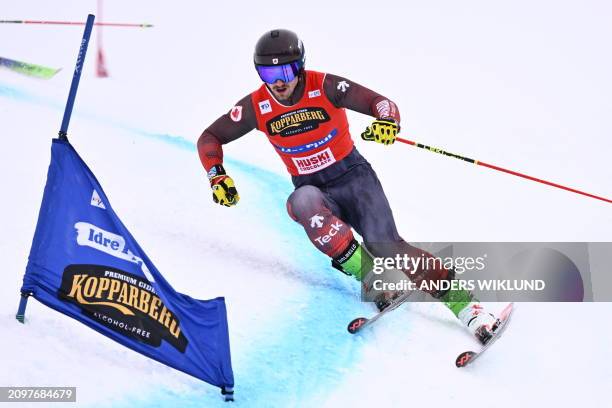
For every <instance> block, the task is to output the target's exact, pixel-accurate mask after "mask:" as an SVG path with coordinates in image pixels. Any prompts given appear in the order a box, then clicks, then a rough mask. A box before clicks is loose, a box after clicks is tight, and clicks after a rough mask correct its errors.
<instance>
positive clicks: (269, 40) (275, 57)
mask: <svg viewBox="0 0 612 408" xmlns="http://www.w3.org/2000/svg"><path fill="white" fill-rule="evenodd" d="M305 57H306V53H305V51H304V45H303V44H302V40H300V39H299V37H298V36H297V34H296V33H294V32H293V31H289V30H283V29H278V30H272V31H268V32H267V33H265V34H264V35H262V36H261V38H259V41H257V44H256V45H255V53H254V54H253V61H254V62H255V65H281V64H288V63H290V62H294V61H299V63H300V67H303V66H304V60H305Z"/></svg>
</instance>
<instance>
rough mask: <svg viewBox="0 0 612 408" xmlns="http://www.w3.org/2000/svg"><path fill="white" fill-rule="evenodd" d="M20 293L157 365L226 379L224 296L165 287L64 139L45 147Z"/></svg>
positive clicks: (223, 383)
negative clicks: (43, 177)
mask: <svg viewBox="0 0 612 408" xmlns="http://www.w3.org/2000/svg"><path fill="white" fill-rule="evenodd" d="M22 292H27V293H31V294H32V295H33V296H34V297H35V298H36V299H37V300H38V301H40V302H41V303H43V304H45V305H47V306H49V307H51V308H53V309H55V310H57V311H59V312H61V313H64V314H66V315H68V316H70V317H72V318H74V319H77V320H78V321H80V322H81V323H83V324H85V325H87V326H89V327H91V328H92V329H94V330H96V331H98V332H100V333H102V334H104V335H105V336H107V337H110V338H111V339H113V340H115V341H117V342H119V343H121V344H123V345H124V346H126V347H129V348H131V349H132V350H134V351H137V352H139V353H142V354H144V355H146V356H148V357H150V358H152V359H155V360H157V361H159V362H161V363H163V364H166V365H168V366H170V367H174V368H176V369H177V370H180V371H183V372H185V373H188V374H190V375H192V376H194V377H196V378H199V379H201V380H203V381H206V382H208V383H210V384H213V385H215V386H218V387H221V388H226V389H228V388H231V387H233V385H234V375H233V372H232V366H231V358H230V347H229V335H228V326H227V312H226V308H225V300H224V298H223V297H218V298H215V299H211V300H197V299H193V298H191V297H189V296H187V295H184V294H182V293H178V292H176V291H175V290H174V289H172V287H171V286H170V284H169V283H168V282H167V281H166V280H165V279H164V278H163V276H162V275H161V273H160V272H159V271H158V270H157V269H156V268H155V266H154V265H153V263H152V262H151V261H150V260H149V258H148V257H147V255H146V254H145V253H144V251H143V250H142V249H141V248H140V246H139V245H138V243H137V242H136V240H135V239H134V237H133V236H132V234H130V232H129V231H128V230H127V228H126V227H125V226H124V225H123V223H122V222H121V220H120V219H119V217H118V216H117V214H115V212H114V211H113V209H112V207H111V206H110V203H109V201H108V198H107V197H106V194H104V190H102V187H101V186H100V184H99V183H98V181H97V180H96V177H95V176H94V174H93V173H92V172H91V170H90V169H89V168H88V167H87V165H86V164H85V162H84V161H83V160H82V159H81V157H79V155H78V153H77V152H76V150H75V149H74V148H73V147H72V145H70V143H69V142H68V141H65V140H60V139H54V140H53V144H52V146H51V164H50V166H49V172H48V174H47V184H46V186H45V192H44V196H43V200H42V204H41V209H40V214H39V216H38V224H37V226H36V232H35V234H34V239H33V242H32V249H31V250H30V256H29V259H28V265H27V268H26V273H25V276H24V279H23V287H22Z"/></svg>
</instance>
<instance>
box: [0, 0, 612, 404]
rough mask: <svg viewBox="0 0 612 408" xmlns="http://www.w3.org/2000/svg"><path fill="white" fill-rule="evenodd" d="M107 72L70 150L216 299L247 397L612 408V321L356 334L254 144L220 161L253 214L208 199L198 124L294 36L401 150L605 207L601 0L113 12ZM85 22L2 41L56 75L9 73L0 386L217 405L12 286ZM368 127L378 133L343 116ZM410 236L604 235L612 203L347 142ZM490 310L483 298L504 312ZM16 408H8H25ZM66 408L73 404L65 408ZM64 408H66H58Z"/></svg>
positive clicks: (3, 113) (398, 323) (77, 12)
mask: <svg viewBox="0 0 612 408" xmlns="http://www.w3.org/2000/svg"><path fill="white" fill-rule="evenodd" d="M88 12H95V2H94V1H92V0H90V1H87V2H85V1H76V0H74V1H65V0H62V1H60V0H56V1H54V2H44V1H28V2H6V3H5V4H3V5H2V18H4V19H22V18H23V19H25V18H28V19H49V20H81V21H83V20H84V19H85V17H86V14H87V13H88ZM104 15H105V18H104V20H105V21H113V22H143V23H144V22H148V23H153V24H155V27H154V28H151V29H146V30H144V29H105V30H104V45H105V53H106V59H107V66H108V69H109V72H110V74H111V78H109V79H98V78H95V66H94V61H95V58H94V55H95V53H94V51H95V47H96V40H95V36H94V40H93V41H92V43H91V44H90V52H89V55H88V57H87V61H86V68H85V70H84V74H83V78H82V81H81V87H80V90H79V94H78V97H77V103H76V107H75V112H74V115H73V118H72V122H71V127H70V132H69V135H70V138H71V141H72V143H73V144H74V146H75V147H76V148H77V150H78V151H79V153H80V154H81V155H82V157H83V158H84V159H85V161H86V162H87V163H88V164H89V166H90V167H91V168H92V170H93V171H94V172H95V174H96V175H97V177H98V179H99V180H100V182H101V183H102V185H103V186H104V188H105V191H106V193H107V194H108V196H109V197H110V199H111V202H112V204H113V207H114V209H115V211H116V212H117V213H118V214H119V215H120V217H121V218H122V220H123V222H124V223H125V224H126V225H127V226H128V228H129V229H130V230H131V232H132V233H133V235H134V236H135V237H136V238H137V239H138V240H139V243H140V245H141V246H142V247H143V248H144V249H145V250H146V251H147V254H148V255H149V257H150V258H151V259H152V260H153V261H154V262H155V264H156V266H157V267H158V269H159V270H160V271H162V273H163V274H164V276H165V277H166V278H167V279H168V280H169V281H170V282H171V283H172V284H173V286H174V287H175V289H176V290H178V291H181V292H184V293H188V294H189V295H191V296H193V297H195V298H202V299H203V298H211V297H215V296H218V295H223V296H225V297H226V301H227V304H228V313H229V324H230V341H231V347H232V358H233V366H234V373H235V377H236V393H237V394H236V397H237V401H236V402H235V406H240V407H289V406H300V407H302V406H303V407H315V406H326V407H336V406H353V407H360V406H372V405H381V406H419V407H420V406H424V405H425V404H429V405H432V406H454V407H463V406H466V407H467V406H473V405H475V404H476V405H479V406H485V407H489V406H490V407H494V406H495V407H516V406H524V407H532V406H533V407H535V406H555V407H570V406H577V405H581V406H589V405H592V406H605V405H606V402H607V401H608V400H609V397H608V395H607V392H606V390H605V388H604V387H606V386H607V387H609V385H610V384H612V368H611V367H612V365H611V364H610V363H611V362H612V351H610V344H611V343H612V331H611V330H610V328H609V322H610V315H611V312H612V306H611V305H610V304H609V303H598V304H531V303H522V304H519V305H518V307H517V310H516V313H515V315H514V318H513V322H512V326H511V328H510V329H509V330H508V331H507V332H506V334H505V335H504V338H503V339H502V340H500V341H499V342H498V343H496V345H495V346H494V349H493V350H494V352H493V351H492V352H491V354H490V355H488V356H487V357H486V358H483V359H482V360H480V361H479V362H478V364H477V365H475V366H474V367H470V368H468V369H465V370H458V369H456V368H455V367H454V365H453V361H454V358H455V356H456V354H457V353H458V352H459V351H462V350H464V349H465V348H470V347H472V346H473V345H474V342H473V340H472V339H471V338H470V337H469V335H468V334H467V333H466V332H465V331H464V329H463V328H462V327H460V326H459V324H458V323H457V322H456V321H455V319H454V318H453V317H452V316H451V315H450V313H449V312H448V311H447V310H445V308H444V307H442V306H441V305H438V304H412V305H407V306H406V307H404V308H403V309H402V310H400V311H397V312H394V313H393V314H391V315H389V316H388V318H385V319H384V320H381V321H380V324H377V326H376V327H375V328H374V329H373V330H371V331H369V332H368V333H367V334H364V335H363V336H356V337H355V336H350V335H348V334H347V333H346V331H345V325H346V323H347V322H348V321H349V320H350V319H351V318H353V317H355V316H357V315H363V314H367V313H371V309H370V306H369V305H366V304H361V303H360V302H359V301H358V287H357V283H356V282H353V281H351V280H349V279H347V278H346V277H345V276H343V275H341V274H338V273H337V272H336V271H334V270H332V269H331V268H330V267H329V264H328V260H327V259H325V258H324V257H322V256H321V255H320V254H319V253H318V252H317V251H316V250H315V249H314V248H311V246H310V245H309V243H308V241H307V240H306V237H305V235H304V233H303V231H302V230H301V228H299V226H297V225H296V224H294V223H293V222H292V221H291V220H290V219H289V218H288V217H287V216H286V214H285V210H284V206H285V199H286V196H287V195H288V194H289V193H290V191H291V185H290V182H289V180H288V177H287V176H286V175H285V174H284V170H283V167H282V164H281V162H280V160H278V159H277V158H276V157H275V153H274V152H273V151H272V148H271V147H270V146H268V144H267V142H265V140H264V138H263V136H262V135H261V134H258V133H256V132H253V133H251V134H249V135H248V136H246V137H244V138H243V139H241V140H240V141H239V142H236V143H233V144H231V145H229V146H227V148H226V150H225V152H226V156H227V157H226V162H227V166H226V167H227V169H228V171H230V172H231V174H232V176H233V177H234V179H235V180H236V183H237V186H238V189H239V191H240V194H241V198H242V199H241V202H240V204H239V205H238V206H237V207H235V208H232V209H227V208H223V207H220V206H217V205H215V204H213V203H212V200H211V198H210V191H209V187H208V184H207V181H206V179H205V175H204V173H203V170H202V168H201V165H200V163H199V160H198V158H197V154H196V152H195V145H194V144H195V141H196V140H197V137H198V136H199V134H200V132H201V131H202V129H203V128H204V127H205V126H207V125H208V124H209V123H210V122H211V121H212V120H214V119H215V118H216V117H217V116H218V115H220V114H221V113H223V112H225V111H227V110H229V109H230V108H231V106H232V105H233V104H234V103H235V102H236V101H237V100H239V99H240V98H241V97H243V96H244V95H245V94H246V93H248V92H250V91H251V90H253V89H255V87H257V86H258V85H259V83H258V78H257V76H256V74H255V72H254V71H253V68H252V65H251V64H252V62H251V55H252V47H253V45H254V42H255V41H256V39H257V38H258V36H259V35H261V33H262V32H264V31H265V30H267V29H270V28H274V27H272V26H284V27H287V28H291V29H294V30H295V31H297V32H298V33H300V35H301V36H302V38H303V40H304V42H305V45H306V50H307V64H308V67H309V68H311V69H317V70H321V71H327V72H332V73H336V74H339V75H343V76H346V77H348V78H349V79H351V80H355V81H357V82H360V83H363V84H365V85H367V86H369V87H371V88H373V89H375V90H377V91H379V92H381V93H383V94H385V95H387V96H389V97H390V98H392V99H394V100H395V101H396V102H397V103H398V105H399V106H400V108H401V111H402V117H403V124H402V135H403V136H404V137H407V138H410V139H416V140H418V141H420V142H423V143H426V144H430V145H434V146H439V147H442V148H445V149H447V150H449V151H453V152H457V153H460V154H465V155H467V156H470V157H474V158H476V159H482V160H484V161H487V162H489V163H493V164H497V165H500V166H504V167H508V168H511V169H514V170H518V171H523V172H526V173H528V174H531V175H534V176H538V177H542V178H546V179H549V180H552V181H556V182H560V183H564V184H567V185H569V186H573V187H576V188H580V189H584V190H586V191H589V192H592V193H594V194H599V195H603V196H606V197H610V196H612V185H611V184H610V179H612V166H610V164H609V157H610V154H611V153H612V142H611V141H610V134H611V132H612V119H611V116H610V114H609V113H610V111H611V110H612V101H611V99H610V95H612V81H611V80H610V75H609V73H610V72H612V56H611V55H612V54H610V53H609V52H606V50H607V49H608V48H609V39H610V38H611V35H612V26H610V24H609V21H610V17H612V6H611V5H610V3H608V2H604V1H599V2H598V1H582V2H569V1H522V0H519V1H514V2H490V1H467V2H453V1H441V0H439V1H431V2H415V1H404V2H399V1H398V2H394V1H390V2H385V3H384V4H381V8H380V9H379V10H376V9H374V8H373V6H372V4H371V3H369V2H360V1H353V2H329V1H328V2H323V1H320V0H314V1H311V2H308V4H304V3H297V2H295V3H287V2H282V3H281V2H278V3H277V2H267V3H265V4H261V3H259V2H246V1H245V2H228V3H227V4H221V3H216V4H210V3H207V2H195V1H193V2H187V1H183V2H161V1H158V2H152V1H141V0H138V1H130V2H119V1H106V2H105V12H104ZM81 35H82V28H79V27H61V26H24V25H1V26H0V55H1V56H3V57H8V58H13V59H18V60H24V61H28V62H32V63H40V64H44V65H47V66H52V67H63V68H64V69H63V71H61V72H60V73H59V74H58V75H57V76H56V77H55V78H54V79H52V80H49V81H40V80H33V79H29V78H26V77H23V76H20V75H18V74H15V73H12V72H10V71H7V70H2V71H0V119H1V122H0V123H1V124H2V130H3V133H4V140H5V142H4V148H3V149H1V150H0V151H1V153H0V154H1V155H2V156H1V157H0V182H1V184H0V188H1V190H0V191H2V192H3V193H2V199H1V200H0V213H1V214H2V229H3V231H4V238H3V239H2V240H1V241H0V248H1V253H2V258H3V262H4V268H3V269H4V271H5V273H4V284H3V285H1V286H0V306H1V307H0V327H1V332H0V367H1V369H0V386H9V385H15V386H17V385H20V386H28V385H32V386H34V385H36V386H60V385H63V386H77V387H78V404H77V405H78V406H93V407H107V406H115V407H128V406H129V407H152V406H159V407H175V406H181V407H202V406H203V407H213V406H226V405H224V403H223V402H222V401H221V399H220V397H219V394H218V390H217V389H216V388H214V387H211V386H209V385H207V384H204V383H202V382H201V381H199V380H196V379H194V378H191V377H189V376H187V375H185V374H182V373H180V372H177V371H174V370H171V369H169V368H167V367H165V366H163V365H161V364H159V363H156V362H153V361H150V360H148V359H146V358H145V357H143V356H140V355H138V354H136V353H134V352H132V351H130V350H128V349H125V348H123V347H122V346H120V345H118V344H116V343H114V342H112V341H111V340H109V339H106V338H105V337H103V336H100V335H99V334H97V333H95V332H94V331H92V330H90V329H89V328H87V327H85V326H83V325H81V324H79V323H77V322H76V321H72V320H70V319H69V318H67V317H65V316H63V315H60V314H58V313H56V312H54V311H52V310H50V309H47V308H46V307H44V306H42V305H40V304H38V303H37V302H36V301H35V300H31V301H30V303H29V306H28V311H27V323H26V324H25V325H21V324H18V323H17V322H16V321H15V319H14V315H15V311H16V306H17V303H18V291H19V287H20V285H21V278H22V276H23V275H22V274H23V270H24V267H25V264H26V259H27V255H28V252H29V248H30V243H31V238H32V236H33V232H34V227H35V223H36V218H37V214H38V208H39V205H40V198H41V197H42V191H43V186H44V183H45V176H46V169H47V166H48V162H49V146H50V138H51V137H54V135H56V133H57V130H58V128H59V124H60V121H61V116H62V112H63V105H64V101H65V97H66V95H67V93H68V87H69V83H70V79H71V74H72V67H73V66H74V61H75V59H76V51H77V47H78V44H79V41H80V38H81ZM349 118H350V120H351V127H352V129H353V133H354V134H355V135H357V134H358V133H359V132H360V129H362V128H363V127H364V126H365V125H367V123H368V121H369V118H367V117H365V116H362V115H359V114H355V113H349ZM356 143H357V145H358V147H359V149H360V151H361V152H362V153H363V154H364V155H365V156H366V157H367V158H368V159H369V160H370V162H371V163H372V164H373V166H374V168H375V169H376V171H377V173H378V175H379V177H380V179H381V181H382V183H383V185H384V186H385V187H386V189H387V192H388V195H389V200H390V202H391V205H392V207H393V209H394V211H395V216H396V219H397V222H398V225H399V226H400V230H401V232H402V235H403V236H404V237H405V238H406V239H407V240H409V241H413V242H424V241H513V240H514V241H610V240H611V238H612V237H611V233H610V231H611V228H610V227H611V226H612V212H611V208H610V205H609V204H605V203H603V202H598V201H596V200H592V199H588V198H585V197H581V196H578V195H575V194H571V193H568V192H564V191H561V190H556V189H553V188H549V187H545V186H541V185H537V184H535V183H531V182H528V181H524V180H521V179H518V178H515V177H511V176H507V175H504V174H501V173H497V172H493V171H490V170H488V169H484V168H480V167H476V166H470V165H467V164H465V163H463V162H460V161H457V160H451V159H448V158H445V157H442V156H439V155H433V154H431V153H428V152H425V151H422V150H419V149H414V148H411V147H408V146H404V145H396V146H393V147H392V148H384V147H383V146H378V145H374V144H368V143H365V142H362V141H360V140H357V142H356ZM500 306H501V305H492V307H493V308H494V309H499V307H500ZM26 405H27V404H19V405H17V406H20V407H23V406H26ZM54 406H61V404H57V405H54ZM66 406H74V404H66Z"/></svg>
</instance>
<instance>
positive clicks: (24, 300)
mask: <svg viewBox="0 0 612 408" xmlns="http://www.w3.org/2000/svg"><path fill="white" fill-rule="evenodd" d="M94 19H95V16H94V15H93V14H89V15H88V16H87V23H86V24H85V32H84V33H83V39H82V40H81V47H80V48H79V54H78V57H77V62H76V67H75V69H74V76H73V77H72V84H71V85H70V92H69V94H68V101H67V102H66V109H65V110H64V118H63V120H62V126H61V128H60V131H59V133H58V134H59V138H60V139H61V140H68V137H67V135H68V124H69V123H70V116H71V115H72V108H73V106H74V100H75V98H76V93H77V89H78V87H79V80H80V79H81V71H82V70H83V62H84V61H85V54H87V45H88V44H89V37H90V36H91V30H92V28H93V24H94ZM31 295H32V293H29V292H21V299H20V300H19V307H18V308H17V315H16V316H15V318H16V319H17V320H18V321H19V322H21V323H24V321H25V311H26V307H27V305H28V298H29V297H30V296H31Z"/></svg>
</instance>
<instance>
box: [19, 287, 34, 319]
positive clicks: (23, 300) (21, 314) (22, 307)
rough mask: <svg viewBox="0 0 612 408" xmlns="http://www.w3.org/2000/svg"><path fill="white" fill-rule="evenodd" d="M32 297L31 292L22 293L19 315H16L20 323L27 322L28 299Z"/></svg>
mask: <svg viewBox="0 0 612 408" xmlns="http://www.w3.org/2000/svg"><path fill="white" fill-rule="evenodd" d="M31 295H32V294H31V293H30V292H21V299H20V300H19V307H18V308H17V314H16V315H15V319H17V321H18V322H19V323H24V322H25V311H26V306H27V305H28V298H29V297H30V296H31Z"/></svg>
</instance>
